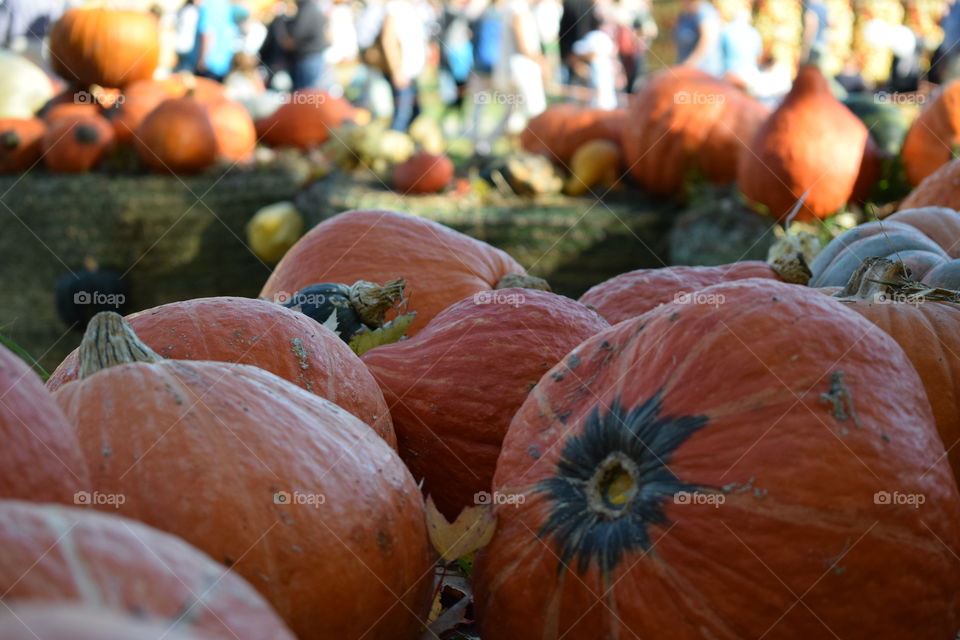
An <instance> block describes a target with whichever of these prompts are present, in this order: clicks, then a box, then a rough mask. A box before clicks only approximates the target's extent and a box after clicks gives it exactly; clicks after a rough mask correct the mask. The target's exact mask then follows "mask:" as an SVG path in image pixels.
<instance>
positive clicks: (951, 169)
mask: <svg viewBox="0 0 960 640" xmlns="http://www.w3.org/2000/svg"><path fill="white" fill-rule="evenodd" d="M922 207H949V208H950V209H960V158H958V159H956V160H951V161H949V162H947V163H946V164H944V165H942V166H941V167H940V168H939V169H937V170H936V171H934V172H933V173H931V174H930V175H928V176H927V177H926V178H924V179H923V181H922V182H921V183H920V184H919V185H917V187H916V188H915V189H914V190H913V191H911V192H910V195H908V196H907V197H906V198H904V200H903V202H901V203H900V209H920V208H922Z"/></svg>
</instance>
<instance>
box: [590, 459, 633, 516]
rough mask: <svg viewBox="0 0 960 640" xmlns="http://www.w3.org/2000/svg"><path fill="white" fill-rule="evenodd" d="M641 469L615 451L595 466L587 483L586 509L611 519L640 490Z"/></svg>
mask: <svg viewBox="0 0 960 640" xmlns="http://www.w3.org/2000/svg"><path fill="white" fill-rule="evenodd" d="M639 477H640V469H639V468H638V467H637V463H636V462H634V461H633V460H631V459H630V456H628V455H626V454H625V453H622V452H620V451H614V452H613V453H611V454H610V455H608V456H607V457H606V458H605V459H604V460H603V462H601V463H600V464H599V465H598V466H597V470H596V471H594V473H593V476H592V477H591V478H590V480H589V481H588V482H587V491H586V493H587V506H588V507H589V508H590V510H591V511H593V512H594V513H597V514H600V515H602V516H604V517H605V518H606V519H608V520H614V519H616V518H619V517H621V516H623V515H624V514H625V513H626V510H627V509H626V507H627V505H629V504H630V501H631V500H633V498H634V496H636V495H637V493H639V491H640V485H639V482H638V479H639Z"/></svg>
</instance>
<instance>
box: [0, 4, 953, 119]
mask: <svg viewBox="0 0 960 640" xmlns="http://www.w3.org/2000/svg"><path fill="white" fill-rule="evenodd" d="M69 4H70V1H69V0H0V45H2V46H4V47H10V48H18V47H19V48H21V49H27V50H29V49H30V48H31V47H32V46H36V44H35V43H36V42H39V41H40V40H41V39H42V37H43V35H44V34H45V33H46V30H47V29H48V28H49V25H50V23H51V21H52V20H54V19H55V18H56V16H57V15H59V12H60V11H62V10H63V9H64V8H65V6H68V5H69ZM674 5H675V7H676V8H677V9H678V13H675V15H674V16H673V17H672V18H671V20H672V24H671V25H670V27H671V28H670V30H669V32H665V33H661V32H660V29H659V28H658V25H657V23H656V21H655V20H654V16H653V12H652V8H651V2H650V0H445V1H440V0H186V1H185V2H184V0H156V2H155V4H154V8H153V10H154V11H155V13H156V14H157V15H158V17H159V18H160V20H161V23H163V24H166V25H167V26H168V27H169V30H170V31H171V32H172V33H173V34H174V35H173V40H174V44H173V46H174V49H175V52H176V58H175V61H173V62H172V63H171V65H170V66H171V67H172V68H171V69H170V70H172V71H191V72H194V73H197V74H200V75H204V76H208V77H211V78H215V79H217V80H220V81H223V82H224V83H226V84H227V86H228V91H229V92H230V93H231V95H233V96H234V97H235V98H236V99H239V100H241V101H244V103H245V104H248V106H250V105H251V104H253V105H254V109H256V108H257V107H256V105H257V104H261V106H262V108H263V109H265V110H266V109H269V108H270V100H274V101H276V100H279V99H280V96H283V95H285V93H286V92H289V91H291V90H297V89H306V88H318V89H323V90H326V91H329V92H331V93H334V94H341V95H342V94H345V93H349V94H350V97H351V98H352V99H355V100H358V101H360V102H362V103H363V105H364V106H366V107H367V108H368V109H370V110H371V111H372V112H373V113H374V115H376V116H386V117H391V118H392V127H393V128H394V129H397V130H406V129H407V128H408V126H409V125H410V123H411V121H412V120H413V119H414V118H415V117H416V116H417V114H418V113H419V111H420V106H421V105H420V99H421V95H422V89H423V88H422V87H419V84H420V80H421V79H422V78H423V77H424V73H423V72H424V70H425V69H426V68H427V67H434V68H436V69H438V74H439V75H438V76H437V77H438V86H439V89H438V90H439V93H440V95H441V97H442V100H443V103H444V104H445V105H446V108H447V110H448V112H449V113H453V114H455V115H457V116H458V118H459V119H460V121H461V122H462V123H463V127H464V129H472V130H474V131H475V132H476V131H478V129H479V118H480V114H482V112H483V110H484V105H486V104H497V105H500V106H501V111H504V112H506V115H505V116H504V118H503V120H502V125H503V128H504V129H506V130H517V129H518V128H520V127H522V126H523V123H524V122H525V121H526V120H527V119H528V118H530V117H532V116H535V115H537V114H538V113H540V112H541V111H543V110H544V109H545V108H546V105H547V95H550V94H553V95H556V94H560V93H564V94H567V95H568V96H572V97H575V98H577V99H580V100H582V101H589V102H590V103H591V104H593V105H594V106H596V107H599V108H603V109H612V108H616V107H618V106H622V105H623V104H624V103H625V100H626V94H629V93H630V92H632V91H635V90H636V89H637V88H638V87H639V86H641V85H642V83H643V81H644V77H645V74H646V73H647V69H648V62H650V61H648V57H649V56H650V55H651V45H652V43H653V42H654V40H655V39H656V38H658V37H670V38H671V39H672V41H673V45H674V51H675V58H674V59H671V60H662V59H656V60H653V61H652V62H654V63H656V64H655V66H657V67H661V66H665V65H666V64H668V63H674V62H676V63H680V64H686V65H690V66H693V67H696V68H698V69H701V70H703V71H705V72H707V73H710V74H713V75H716V76H718V77H725V78H727V79H729V80H730V81H731V82H734V83H736V84H738V85H739V86H741V87H743V88H744V89H746V90H748V91H750V92H751V93H753V94H754V95H756V96H757V97H759V98H760V99H763V100H768V101H771V102H775V101H776V100H777V99H779V98H780V97H781V96H782V95H783V94H785V93H786V91H788V90H789V87H790V82H791V79H792V77H793V74H794V73H795V69H796V65H795V61H794V64H790V65H784V64H782V63H781V61H778V60H776V59H775V57H774V56H771V54H770V51H769V50H768V49H765V47H764V43H763V38H761V34H760V32H759V31H758V30H757V28H756V27H755V26H754V25H753V24H752V19H753V13H752V6H753V3H752V2H751V1H750V0H676V1H675V2H674ZM829 5H830V3H829V2H825V1H823V0H804V1H803V2H802V21H803V24H802V34H803V35H802V52H801V56H800V57H801V59H807V60H812V61H817V60H818V58H820V57H822V56H824V55H825V51H826V48H827V43H828V40H829V35H830V29H831V23H832V21H833V19H834V17H833V16H831V13H830V9H829ZM945 6H946V9H945V12H944V15H943V16H942V27H943V33H944V37H943V42H942V44H941V45H940V47H939V48H938V49H937V50H936V52H935V53H934V54H933V56H932V60H929V61H927V60H923V56H924V52H925V51H928V50H932V49H929V43H922V42H921V41H920V40H921V39H920V37H919V36H918V34H913V33H912V32H911V31H910V29H909V28H907V27H902V26H901V27H897V28H893V27H891V28H889V29H888V30H886V31H880V30H877V31H876V35H875V36H874V37H875V38H876V39H878V40H880V41H883V42H886V43H887V44H886V45H884V46H889V47H890V49H891V50H892V51H893V54H894V55H893V65H894V67H893V69H892V70H891V74H890V86H891V87H892V88H893V89H895V90H900V91H911V90H915V89H916V86H917V83H918V81H919V79H920V77H921V75H922V72H923V73H927V72H928V71H927V69H929V74H930V77H931V79H933V80H936V81H941V80H943V79H946V78H950V77H954V76H957V75H960V56H958V55H956V54H957V53H958V49H960V0H950V2H949V3H948V4H946V5H945ZM878 29H879V27H878ZM431 77H433V76H432V75H431ZM836 80H837V82H838V83H839V84H840V85H841V86H843V87H845V88H847V89H848V90H850V91H858V90H865V89H873V88H875V87H868V86H867V85H866V83H865V82H864V81H863V78H862V77H860V76H859V73H858V68H857V63H856V60H850V61H849V64H845V65H844V68H843V69H842V71H841V72H840V73H839V74H837V75H836ZM257 101H261V103H258V102H257ZM471 119H472V123H471V122H469V121H470V120H471Z"/></svg>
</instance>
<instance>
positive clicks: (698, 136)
mask: <svg viewBox="0 0 960 640" xmlns="http://www.w3.org/2000/svg"><path fill="white" fill-rule="evenodd" d="M767 115H768V110H767V108H766V107H764V106H763V105H761V104H760V103H759V102H757V101H756V100H754V99H753V98H751V97H749V96H748V95H747V94H745V93H743V92H742V91H740V90H739V89H737V88H736V87H734V86H733V85H731V84H729V83H727V82H724V81H722V80H718V79H717V78H714V77H713V76H711V75H709V74H706V73H703V72H700V71H697V70H695V69H692V68H687V67H679V68H670V69H665V70H664V71H661V72H659V73H657V74H655V75H654V76H653V77H652V78H651V79H650V82H649V83H648V84H647V85H646V86H645V87H644V89H643V90H642V91H641V92H640V93H639V94H637V95H636V96H635V97H634V99H633V101H632V102H631V105H630V109H629V112H628V116H627V121H626V125H625V126H624V127H623V129H622V131H621V135H622V138H621V144H622V146H623V152H624V157H625V160H626V165H627V167H629V169H630V173H631V175H633V177H634V179H635V180H636V181H637V183H638V184H640V186H642V187H643V188H644V189H646V190H647V191H650V192H651V193H655V194H657V195H661V196H667V197H670V196H677V195H680V194H681V193H682V191H683V186H684V182H685V180H686V179H687V178H688V176H690V175H691V174H693V173H695V172H701V173H702V174H703V175H704V176H705V177H706V178H707V180H709V181H710V182H714V183H718V184H722V183H727V182H733V181H734V179H735V178H736V175H737V173H736V172H737V162H738V158H739V156H740V153H741V150H742V149H744V148H745V147H746V145H747V142H748V141H749V140H750V139H751V138H752V136H753V134H754V133H755V132H756V131H757V129H758V127H759V126H760V124H761V123H762V122H763V121H764V119H765V118H766V117H767Z"/></svg>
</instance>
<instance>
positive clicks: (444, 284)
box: [260, 210, 524, 335]
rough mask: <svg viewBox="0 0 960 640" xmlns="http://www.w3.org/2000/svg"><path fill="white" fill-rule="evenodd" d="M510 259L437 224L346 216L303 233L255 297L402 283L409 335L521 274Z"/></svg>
mask: <svg viewBox="0 0 960 640" xmlns="http://www.w3.org/2000/svg"><path fill="white" fill-rule="evenodd" d="M523 272H524V271H523V267H521V266H520V265H519V264H518V263H517V262H516V261H515V260H514V259H513V258H511V257H510V256H508V255H507V254H506V253H504V252H503V251H500V250H499V249H495V248H494V247H491V246H490V245H488V244H486V243H484V242H480V241H479V240H474V239H473V238H471V237H469V236H466V235H464V234H462V233H459V232H457V231H454V230H453V229H450V228H449V227H445V226H443V225H441V224H437V223H436V222H431V221H429V220H424V219H423V218H417V217H414V216H411V215H407V214H403V213H396V212H393V211H376V210H366V211H347V212H345V213H341V214H340V215H337V216H334V217H333V218H330V219H329V220H325V221H324V222H322V223H320V224H319V225H317V226H316V227H314V228H313V229H311V230H310V232H309V233H307V234H306V235H305V236H303V237H302V238H301V239H300V240H299V241H298V242H297V243H296V244H295V245H293V247H292V248H291V249H290V250H289V251H288V252H287V253H286V255H284V256H283V259H282V260H281V261H280V263H279V264H278V265H277V268H276V269H275V270H274V272H273V274H271V276H270V279H269V280H267V283H266V284H265V285H264V287H263V290H262V291H261V292H260V297H263V298H267V299H271V300H272V299H276V298H277V297H278V296H280V295H286V296H287V297H289V295H290V294H293V293H294V292H297V291H299V290H301V289H303V288H304V287H307V286H309V285H312V284H317V283H319V282H346V283H352V282H356V281H357V280H367V281H369V282H381V283H382V282H389V281H391V280H393V279H395V278H399V277H402V278H404V279H405V280H406V283H407V289H406V291H407V295H408V304H407V307H408V308H407V310H408V311H416V312H417V317H416V318H415V320H414V322H413V325H412V326H411V328H410V331H409V334H410V335H413V334H414V333H416V332H417V331H419V330H420V329H421V328H423V327H424V326H425V325H426V324H427V322H429V321H430V320H431V319H432V318H433V317H434V316H435V315H437V314H438V313H440V312H441V311H443V310H444V309H446V308H447V307H449V306H450V305H451V304H453V303H454V302H457V301H458V300H462V299H464V298H466V297H467V296H470V295H473V294H474V293H477V292H479V291H486V290H488V289H493V288H494V287H496V285H497V283H498V282H500V280H501V279H502V278H503V277H504V276H506V275H509V274H513V273H523Z"/></svg>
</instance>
